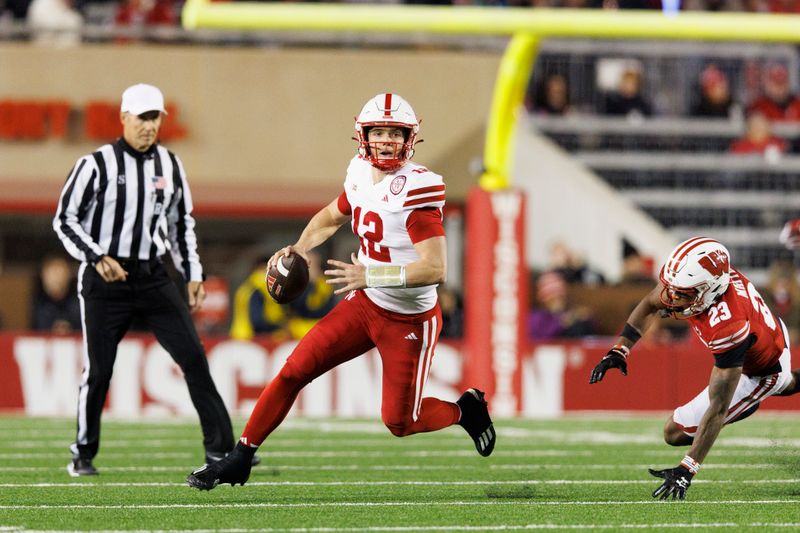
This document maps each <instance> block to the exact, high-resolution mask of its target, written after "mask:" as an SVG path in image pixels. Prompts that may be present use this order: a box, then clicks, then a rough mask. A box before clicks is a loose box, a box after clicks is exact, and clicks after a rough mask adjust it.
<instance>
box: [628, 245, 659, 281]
mask: <svg viewBox="0 0 800 533" xmlns="http://www.w3.org/2000/svg"><path fill="white" fill-rule="evenodd" d="M653 281H655V280H654V278H653V265H652V259H651V258H645V257H643V256H642V255H641V254H640V253H639V250H637V249H636V247H635V246H633V245H632V244H631V243H630V242H628V240H627V239H623V240H622V277H621V279H620V282H621V283H630V284H637V283H647V284H648V285H652V284H653Z"/></svg>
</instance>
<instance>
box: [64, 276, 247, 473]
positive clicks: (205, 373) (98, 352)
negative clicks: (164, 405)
mask: <svg viewBox="0 0 800 533" xmlns="http://www.w3.org/2000/svg"><path fill="white" fill-rule="evenodd" d="M120 263H121V264H122V266H123V268H124V269H125V270H126V271H128V279H127V280H126V281H122V282H114V283H106V282H105V281H104V280H103V278H101V277H100V275H99V274H98V273H97V271H96V270H95V269H94V268H93V267H92V266H90V265H87V264H86V263H84V264H83V265H82V266H81V273H80V276H79V287H78V288H79V294H80V300H81V315H82V319H83V324H84V340H85V344H84V368H83V374H82V376H81V385H80V388H79V395H78V431H77V438H76V440H75V443H74V444H73V445H72V452H73V454H74V455H80V456H81V457H85V458H93V457H94V456H95V455H96V454H97V450H98V447H99V444H100V416H101V414H102V411H103V405H104V404H105V401H106V394H107V393H108V386H109V383H110V382H111V374H112V371H113V368H114V360H115V359H116V357H117V345H118V344H119V341H120V340H122V337H123V336H124V335H125V333H126V332H127V331H128V328H129V327H130V325H131V323H132V322H133V320H134V318H136V319H139V320H140V321H141V323H144V324H146V325H147V327H148V328H149V329H150V330H151V331H152V332H153V333H154V334H155V336H156V339H157V340H158V342H159V343H160V344H161V346H163V347H164V349H166V351H167V352H169V354H170V355H171V356H172V359H174V360H175V362H176V363H177V364H178V366H180V368H181V370H182V371H183V374H184V378H185V379H186V384H187V385H188V387H189V395H190V396H191V398H192V403H193V404H194V407H195V409H196V410H197V414H198V415H199V416H200V425H201V427H202V430H203V445H204V447H205V450H206V453H207V454H214V455H219V454H223V455H224V454H225V453H227V452H229V451H231V450H232V449H233V446H234V441H233V428H232V426H231V419H230V417H229V416H228V411H227V409H226V408H225V405H224V403H223V402H222V398H221V397H220V395H219V393H218V392H217V388H216V386H215V385H214V381H213V380H212V379H211V374H210V372H209V369H208V361H207V359H206V356H205V351H204V349H203V345H202V344H201V342H200V338H199V337H198V335H197V330H195V327H194V323H193V322H192V318H191V315H190V314H189V307H188V306H187V304H186V301H185V300H184V298H183V297H182V296H181V294H180V292H179V291H178V288H177V287H176V286H175V284H174V283H173V282H172V280H171V279H170V277H169V275H168V274H167V271H166V269H165V268H164V265H163V264H162V263H161V262H160V261H159V260H153V261H122V260H121V261H120Z"/></svg>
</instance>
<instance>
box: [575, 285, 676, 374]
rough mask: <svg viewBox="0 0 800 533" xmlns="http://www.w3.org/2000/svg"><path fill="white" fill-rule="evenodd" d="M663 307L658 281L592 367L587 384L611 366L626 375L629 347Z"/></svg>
mask: <svg viewBox="0 0 800 533" xmlns="http://www.w3.org/2000/svg"><path fill="white" fill-rule="evenodd" d="M663 307H664V306H663V305H662V304H661V284H660V283H659V284H658V285H656V286H655V288H654V289H653V290H652V291H650V292H649V293H648V294H647V295H646V296H645V297H644V298H642V300H641V301H640V302H639V303H638V304H637V305H636V307H635V308H634V309H633V311H632V312H631V314H630V316H629V317H628V321H627V322H626V323H625V328H624V329H623V330H622V333H620V336H619V338H618V339H617V343H616V344H615V345H614V346H612V347H611V349H610V350H609V351H608V353H606V355H605V356H604V357H603V358H602V359H601V360H600V362H599V363H597V365H596V366H595V367H594V368H593V369H592V375H591V376H590V377H589V384H592V383H597V382H598V381H602V380H603V377H605V375H606V372H608V370H610V369H612V368H618V369H619V371H620V372H622V375H623V376H627V375H628V355H629V354H630V351H631V348H632V347H633V345H634V344H636V342H637V341H638V340H639V339H640V338H641V336H642V334H643V333H644V332H645V331H646V330H647V327H648V326H649V325H650V321H651V320H652V319H653V318H654V317H655V316H656V314H658V312H659V311H660V310H661V309H663Z"/></svg>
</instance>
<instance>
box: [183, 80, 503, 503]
mask: <svg viewBox="0 0 800 533" xmlns="http://www.w3.org/2000/svg"><path fill="white" fill-rule="evenodd" d="M355 129H356V138H357V141H358V154H357V155H356V156H355V157H354V158H353V160H352V161H351V162H350V166H349V167H348V169H347V177H346V178H345V181H344V190H343V192H342V193H341V194H340V195H339V197H338V198H336V199H334V200H333V201H332V202H331V203H330V204H328V205H327V206H326V207H324V208H323V209H321V210H320V211H319V212H318V213H317V214H316V215H314V217H312V219H311V220H310V221H309V223H308V224H307V225H306V227H305V229H304V230H303V232H302V234H301V235H300V238H299V239H298V241H297V242H296V243H295V244H293V245H290V246H286V247H285V248H283V249H281V250H279V251H278V252H276V253H275V254H274V255H273V256H272V257H271V258H270V261H269V267H271V266H272V265H273V264H274V263H275V262H276V261H277V260H278V259H279V258H280V257H281V256H285V255H289V254H290V253H292V252H295V253H299V254H300V255H303V256H305V255H306V254H307V253H308V252H309V251H310V250H312V249H314V248H316V247H317V246H319V245H320V244H322V243H323V242H325V241H326V240H327V239H328V238H330V237H331V236H332V235H333V234H334V233H335V232H336V230H337V229H339V227H341V226H342V225H344V224H345V223H347V222H350V224H351V228H352V230H353V233H355V234H356V236H357V237H358V239H359V241H360V246H359V251H358V254H357V255H356V254H352V255H351V261H350V262H342V261H336V260H329V261H328V264H329V269H328V270H327V271H326V272H325V273H326V274H327V275H328V276H329V283H332V284H334V285H337V286H338V287H337V290H336V293H337V294H344V293H347V296H346V297H345V298H344V299H343V300H342V301H341V302H340V303H339V304H338V305H337V306H336V307H335V308H334V309H333V310H332V311H331V312H330V313H328V314H327V315H326V316H325V317H324V318H323V319H322V320H320V321H319V322H318V323H317V324H316V325H315V326H314V327H313V328H312V329H311V331H310V332H309V333H308V334H307V335H306V336H305V337H304V338H303V339H302V340H301V341H300V343H299V344H298V345H297V348H295V350H294V351H293V352H292V354H291V355H290V356H289V358H288V359H287V361H286V363H285V364H284V366H283V368H282V369H281V370H280V371H279V372H278V375H277V376H276V377H275V378H274V379H273V380H272V381H271V382H270V383H269V384H268V385H267V386H266V388H265V389H264V391H263V392H262V393H261V396H260V397H259V399H258V402H257V403H256V406H255V408H254V409H253V413H252V414H251V415H250V419H249V420H248V422H247V426H246V427H245V429H244V432H243V433H242V437H241V439H240V441H239V443H238V444H237V446H236V448H235V449H234V451H233V452H231V453H230V454H229V455H228V456H227V457H226V458H224V459H223V460H221V461H218V462H216V463H213V464H211V465H206V466H204V467H202V468H200V469H198V470H196V471H194V472H192V474H190V475H189V477H188V478H187V482H188V483H189V485H190V486H192V487H195V488H198V489H202V490H210V489H212V488H214V487H215V486H216V485H217V484H219V483H231V484H232V485H233V484H236V483H240V484H244V482H245V481H247V479H248V476H249V474H250V462H251V461H250V458H251V457H252V455H253V453H255V451H256V449H257V448H258V446H260V445H261V443H262V442H263V441H264V440H265V439H266V438H267V436H268V435H269V434H270V433H272V431H273V430H274V429H275V428H277V427H278V425H279V424H280V423H281V422H282V421H283V419H284V417H285V416H286V414H287V413H288V411H289V409H290V408H291V406H292V404H293V403H294V400H295V398H296V397H297V394H298V393H299V392H300V390H301V389H302V388H303V387H304V386H305V385H307V384H308V383H310V382H311V381H312V380H313V379H315V378H316V377H317V376H320V375H322V374H324V373H325V372H327V371H328V370H330V369H332V368H334V367H335V366H337V365H340V364H342V363H344V362H346V361H349V360H351V359H354V358H355V357H358V356H359V355H361V354H363V353H365V352H367V351H368V350H370V349H372V348H377V349H378V352H379V353H380V357H381V361H382V367H383V383H382V403H381V417H382V419H383V422H384V424H386V426H387V427H388V428H389V431H391V432H392V434H393V435H396V436H398V437H403V436H407V435H413V434H415V433H422V432H427V431H436V430H439V429H443V428H446V427H448V426H451V425H453V424H459V425H461V426H462V427H463V428H464V429H465V430H466V431H467V433H468V434H469V435H470V437H471V438H472V439H473V441H474V443H475V448H476V449H477V451H478V453H479V454H480V455H482V456H484V457H485V456H488V455H489V454H491V453H492V450H493V449H494V445H495V438H496V436H495V431H494V426H493V425H492V420H491V418H490V416H489V411H488V407H487V403H486V401H485V400H484V395H483V393H482V392H481V391H479V390H477V389H468V390H467V391H466V392H464V394H463V395H462V396H461V398H460V399H459V400H458V401H457V402H456V403H452V402H446V401H443V400H439V399H437V398H432V397H426V396H424V395H423V390H424V386H425V381H426V379H427V377H428V373H429V371H430V367H431V361H432V359H433V354H434V350H435V347H436V342H437V340H438V338H439V332H440V331H441V328H442V313H441V310H440V308H439V304H438V301H437V297H436V286H437V284H439V283H442V282H444V280H445V273H446V271H447V253H446V249H447V247H446V242H445V232H444V227H443V225H442V207H443V206H444V201H445V185H444V181H443V180H442V177H441V176H439V175H438V174H435V173H433V172H431V171H430V170H428V169H427V168H425V167H423V166H420V165H417V164H415V163H412V162H411V157H412V156H413V155H414V144H415V142H416V138H417V134H418V133H419V121H418V120H417V117H416V115H415V113H414V110H413V109H412V108H411V106H410V105H409V104H408V102H406V101H405V100H404V99H403V98H401V97H400V96H398V95H396V94H392V93H385V94H379V95H377V96H375V97H374V98H371V99H370V100H369V101H368V102H367V103H366V105H364V108H363V109H362V111H361V113H360V114H359V115H358V117H357V119H356V123H355ZM269 267H268V268H269Z"/></svg>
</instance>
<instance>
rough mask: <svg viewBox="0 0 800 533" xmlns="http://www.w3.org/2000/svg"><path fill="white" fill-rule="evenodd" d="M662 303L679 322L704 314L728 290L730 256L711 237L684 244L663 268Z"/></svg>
mask: <svg viewBox="0 0 800 533" xmlns="http://www.w3.org/2000/svg"><path fill="white" fill-rule="evenodd" d="M659 277H660V279H661V284H662V285H663V286H664V287H663V289H662V290H661V303H662V304H664V306H665V307H666V308H667V309H668V310H669V311H670V313H671V314H672V316H673V317H675V318H688V317H690V316H694V315H697V314H700V313H702V312H703V311H705V310H706V309H708V307H709V306H710V305H711V304H713V303H714V301H715V300H716V299H717V298H718V297H719V296H720V295H722V294H723V293H724V292H725V291H726V290H728V284H729V283H730V281H731V273H730V253H729V252H728V249H727V248H725V247H724V246H723V245H722V244H720V243H719V242H717V241H715V240H714V239H709V238H707V237H693V238H691V239H689V240H687V241H684V242H682V243H680V244H679V245H678V246H676V247H675V249H674V250H672V252H671V253H670V254H669V257H668V258H667V261H666V262H665V263H664V266H663V267H661V274H660V276H659Z"/></svg>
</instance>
